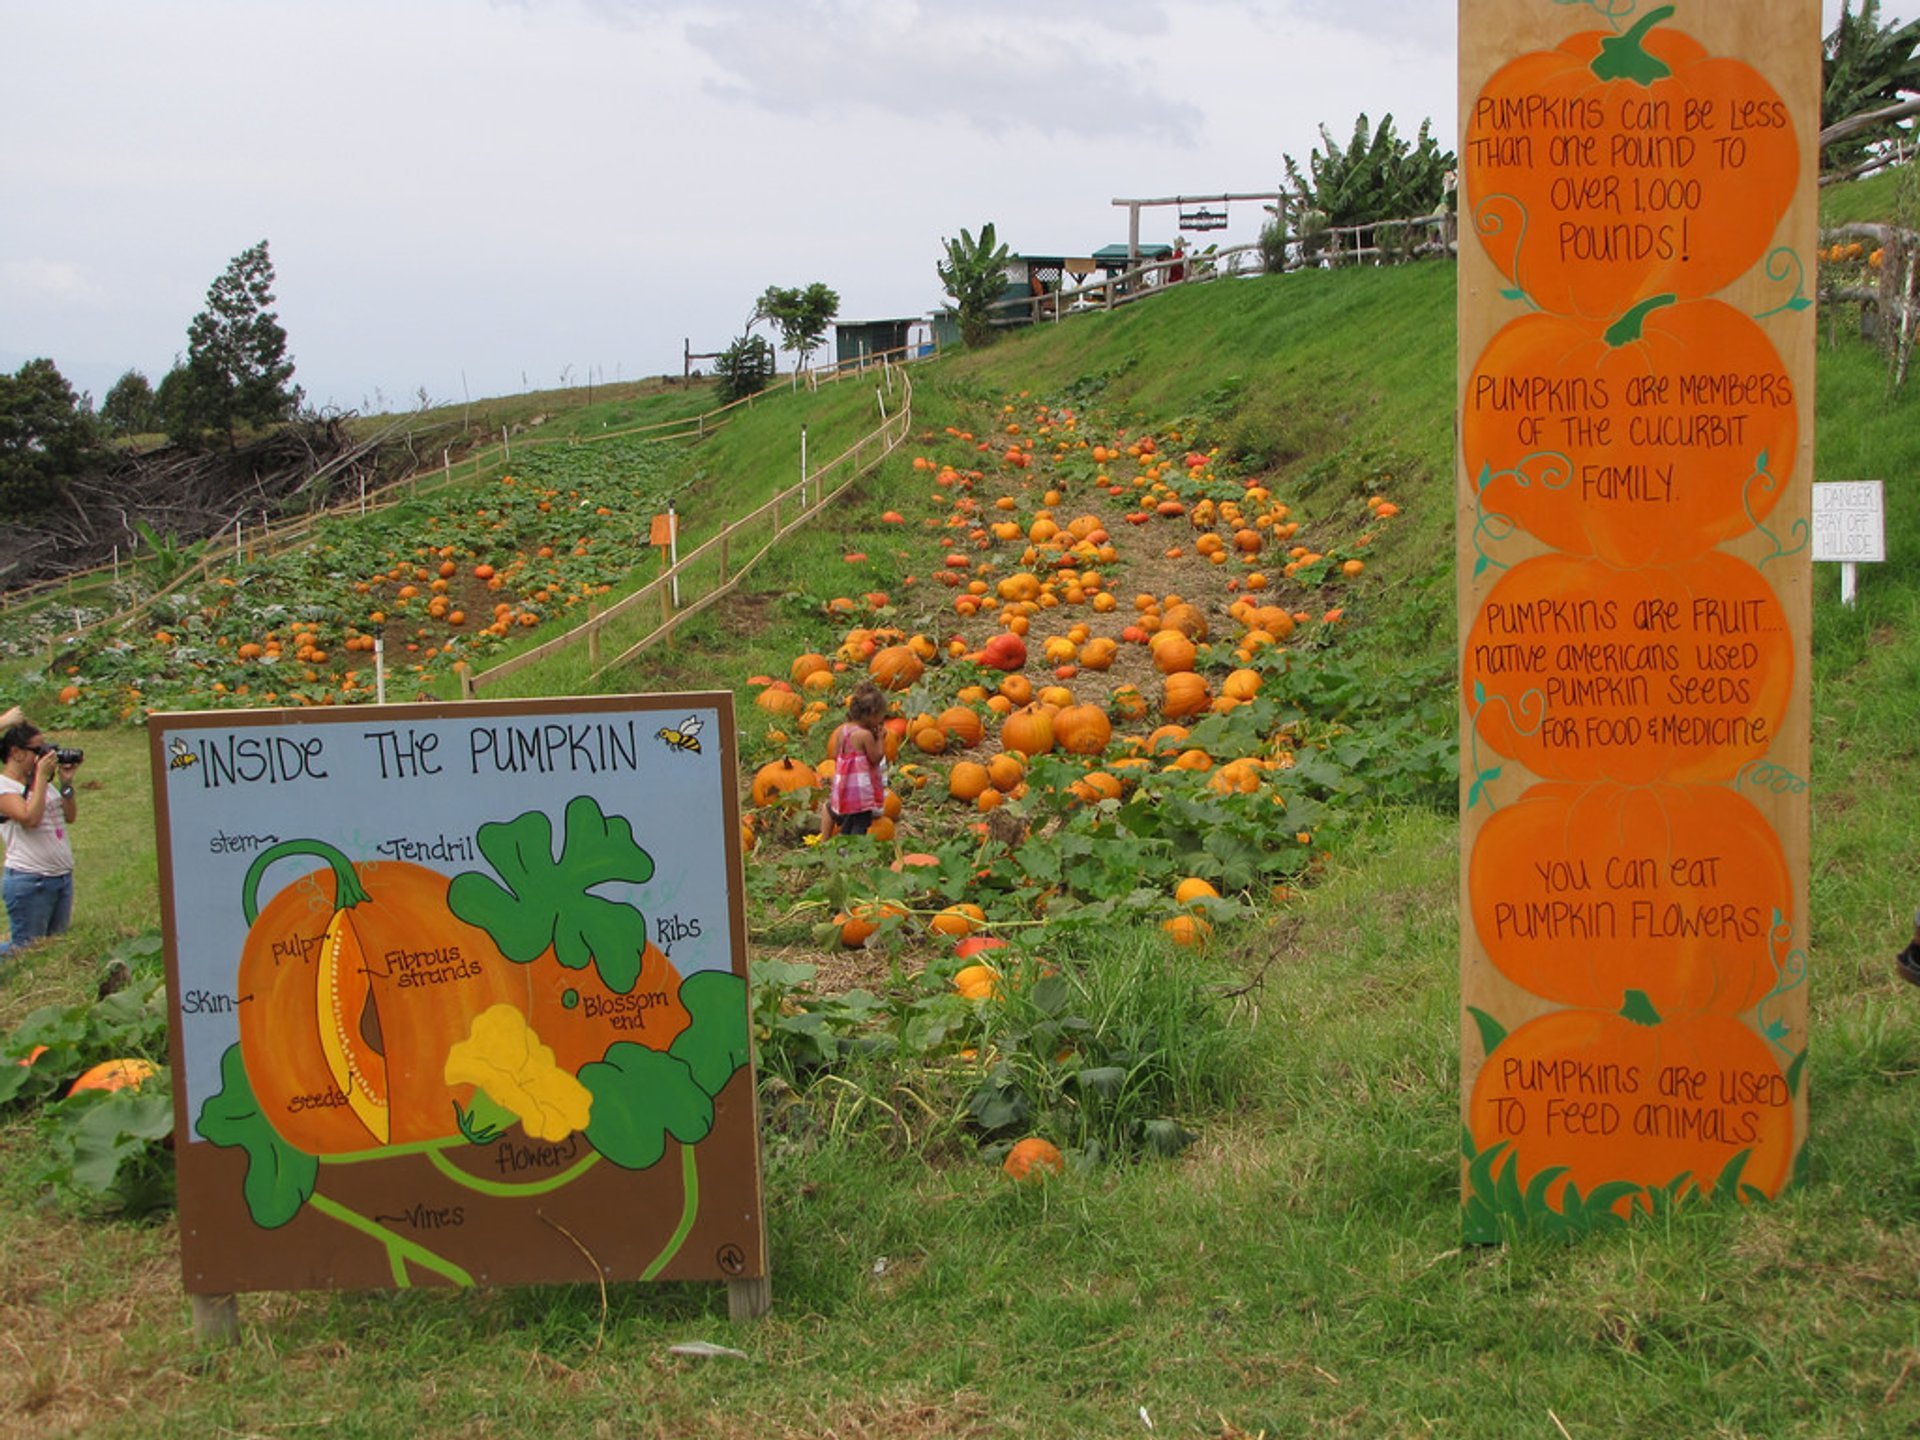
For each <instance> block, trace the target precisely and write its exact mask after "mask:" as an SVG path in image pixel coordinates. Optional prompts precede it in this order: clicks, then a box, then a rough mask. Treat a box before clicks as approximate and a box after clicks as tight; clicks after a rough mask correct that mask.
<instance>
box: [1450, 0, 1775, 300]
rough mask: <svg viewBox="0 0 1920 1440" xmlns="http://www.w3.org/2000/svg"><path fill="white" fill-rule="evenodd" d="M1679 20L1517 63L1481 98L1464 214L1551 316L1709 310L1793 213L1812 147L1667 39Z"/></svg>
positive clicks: (1737, 81)
mask: <svg viewBox="0 0 1920 1440" xmlns="http://www.w3.org/2000/svg"><path fill="white" fill-rule="evenodd" d="M1674 13H1675V12H1674V7H1673V6H1671V5H1663V6H1660V7H1659V8H1657V9H1654V10H1650V11H1648V12H1647V14H1646V15H1644V16H1642V17H1640V19H1639V20H1638V21H1637V22H1636V23H1635V24H1634V25H1633V26H1632V28H1631V29H1629V30H1627V31H1625V32H1624V33H1621V34H1610V33H1607V32H1605V31H1597V30H1596V31H1585V32H1582V33H1580V34H1578V35H1573V36H1569V37H1568V38H1567V39H1566V40H1564V41H1562V42H1561V43H1560V44H1559V45H1557V46H1555V47H1554V48H1553V49H1551V50H1538V51H1533V52H1530V53H1528V54H1524V55H1520V56H1518V57H1516V58H1515V59H1513V60H1511V61H1509V62H1508V63H1507V64H1506V65H1505V66H1503V67H1501V69H1500V70H1498V71H1497V72H1496V73H1495V74H1494V75H1493V77H1492V78H1491V79H1490V80H1489V81H1488V82H1487V83H1486V85H1485V86H1483V87H1482V88H1481V90H1480V92H1479V94H1478V95H1477V96H1475V98H1474V101H1473V105H1472V108H1471V110H1470V111H1469V112H1468V115H1467V125H1466V137H1465V145H1464V147H1463V154H1462V169H1463V171H1464V184H1465V188H1466V197H1467V205H1468V211H1469V213H1470V215H1471V217H1472V222H1473V226H1474V229H1475V232H1476V233H1477V234H1478V235H1479V237H1480V242H1481V245H1482V247H1483V248H1484V249H1485V251H1486V253H1487V256H1488V258H1489V259H1491V260H1492V262H1493V264H1494V266H1495V267H1496V268H1497V269H1498V270H1499V271H1500V273H1501V274H1503V275H1505V276H1506V277H1507V278H1508V279H1509V280H1511V281H1512V282H1513V283H1514V285H1515V287H1516V288H1517V289H1518V290H1519V291H1521V292H1522V293H1524V294H1525V295H1526V296H1527V297H1528V298H1529V299H1531V300H1532V301H1533V303H1534V304H1535V305H1537V306H1539V307H1540V308H1541V309H1543V310H1550V311H1553V312H1555V313H1557V314H1563V315H1584V316H1587V317H1589V318H1592V319H1599V320H1612V319H1613V318H1615V317H1617V316H1619V315H1621V314H1622V313H1624V312H1625V311H1626V310H1628V309H1629V308H1630V307H1631V306H1633V305H1634V304H1636V303H1637V302H1639V301H1641V300H1644V299H1646V298H1647V297H1649V296H1652V295H1660V294H1675V295H1678V296H1679V297H1680V298H1681V299H1693V298H1697V297H1699V296H1704V295H1711V294H1712V293H1714V292H1715V291H1716V290H1719V289H1721V288H1722V287H1724V286H1725V285H1727V284H1728V283H1729V282H1731V281H1732V280H1734V279H1735V278H1736V277H1738V276H1739V275H1741V274H1743V273H1744V272H1745V271H1746V270H1748V269H1749V268H1750V267H1751V266H1752V265H1753V264H1754V263H1755V262H1756V261H1758V260H1759V259H1760V258H1761V257H1762V256H1764V255H1765V254H1766V253H1767V250H1768V247H1769V246H1770V245H1771V244H1772V243H1773V235H1774V231H1775V228H1776V227H1777V226H1778V224H1779V222H1780V220H1781V218H1782V217H1783V216H1784V215H1785V214H1786V211H1787V207H1788V205H1789V204H1790V203H1791V201H1792V199H1793V195H1794V191H1795V188H1796V186H1797V185H1798V181H1799V153H1800V142H1799V138H1798V136H1797V134H1796V132H1795V129H1794V124H1793V118H1792V116H1791V115H1790V114H1789V112H1788V108H1787V106H1786V104H1785V103H1784V102H1783V101H1782V100H1781V98H1780V95H1779V93H1778V92H1777V91H1776V90H1775V89H1774V87H1773V86H1772V85H1771V84H1770V83H1769V82H1768V81H1767V79H1766V78H1765V77H1764V76H1762V75H1761V74H1760V73H1759V71H1757V70H1755V69H1754V68H1753V67H1752V66H1751V65H1749V64H1747V63H1746V62H1745V61H1743V60H1736V59H1732V58H1730V57H1726V56H1716V55H1712V54H1709V53H1708V51H1707V50H1706V49H1705V47H1704V46H1702V45H1701V44H1700V43H1699V42H1698V41H1696V40H1694V39H1693V38H1691V37H1690V36H1687V35H1685V34H1682V33H1680V32H1679V31H1675V30H1671V29H1665V28H1662V27H1663V26H1664V24H1665V22H1666V21H1667V20H1669V19H1671V18H1672V17H1673V15H1674Z"/></svg>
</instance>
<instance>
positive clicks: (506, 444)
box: [500, 425, 513, 461]
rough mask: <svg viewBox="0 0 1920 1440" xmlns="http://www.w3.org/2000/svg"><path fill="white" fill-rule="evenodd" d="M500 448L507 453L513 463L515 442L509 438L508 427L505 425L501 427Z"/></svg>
mask: <svg viewBox="0 0 1920 1440" xmlns="http://www.w3.org/2000/svg"><path fill="white" fill-rule="evenodd" d="M500 448H501V449H502V450H504V451H506V452H507V459H508V460H509V461H511V460H512V459H513V441H511V440H509V439H508V438H507V427H506V426H504V425H502V426H501V427H500Z"/></svg>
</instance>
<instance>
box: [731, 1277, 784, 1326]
mask: <svg viewBox="0 0 1920 1440" xmlns="http://www.w3.org/2000/svg"><path fill="white" fill-rule="evenodd" d="M772 1304H773V1280H772V1278H771V1277H770V1276H766V1275H761V1276H758V1277H757V1278H754V1279H750V1280H729V1281H727V1318H728V1319H729V1320H758V1319H759V1318H760V1317H761V1316H762V1315H764V1314H766V1313H767V1310H768V1308H769V1307H771V1306H772Z"/></svg>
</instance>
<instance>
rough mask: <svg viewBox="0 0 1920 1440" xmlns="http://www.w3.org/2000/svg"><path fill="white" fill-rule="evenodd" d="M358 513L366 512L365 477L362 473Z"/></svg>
mask: <svg viewBox="0 0 1920 1440" xmlns="http://www.w3.org/2000/svg"><path fill="white" fill-rule="evenodd" d="M360 513H361V514H362V515H364V514H366V513H367V477H366V476H364V475H362V476H361V477H360Z"/></svg>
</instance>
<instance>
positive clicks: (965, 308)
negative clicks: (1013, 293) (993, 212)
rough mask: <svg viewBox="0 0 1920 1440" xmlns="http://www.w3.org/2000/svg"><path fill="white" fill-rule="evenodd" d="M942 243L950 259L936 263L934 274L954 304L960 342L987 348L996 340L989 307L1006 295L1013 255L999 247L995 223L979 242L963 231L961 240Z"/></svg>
mask: <svg viewBox="0 0 1920 1440" xmlns="http://www.w3.org/2000/svg"><path fill="white" fill-rule="evenodd" d="M940 243H941V244H942V245H944V246H946V248H947V258H946V259H944V260H941V261H938V262H936V263H935V265H934V271H935V273H936V274H938V275H939V277H940V284H941V285H942V286H943V287H944V288H945V290H946V292H947V294H948V295H949V296H950V297H951V298H952V300H953V304H952V306H951V307H949V308H950V310H951V311H952V313H953V315H954V317H955V318H956V319H957V320H959V322H960V338H961V339H962V340H963V341H965V342H966V343H967V344H969V345H984V344H986V343H987V342H988V341H989V340H991V339H993V321H992V311H991V310H989V309H988V307H989V306H990V305H992V304H993V302H994V301H996V300H998V299H999V298H1000V297H1001V295H1002V294H1004V293H1005V292H1006V288H1007V262H1008V261H1009V260H1011V259H1012V258H1013V256H1012V253H1011V252H1010V251H1009V250H1008V249H1007V247H1006V246H1005V245H1001V244H998V243H996V240H995V236H994V233H993V222H992V221H988V222H987V223H986V224H985V225H982V226H981V227H980V238H979V239H978V240H975V239H974V238H973V236H971V235H969V234H968V233H967V232H966V231H965V230H962V231H961V232H960V238H959V239H958V240H948V239H947V238H945V237H944V236H942V237H941V241H940Z"/></svg>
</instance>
